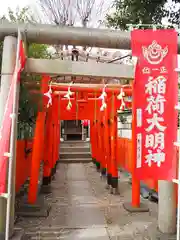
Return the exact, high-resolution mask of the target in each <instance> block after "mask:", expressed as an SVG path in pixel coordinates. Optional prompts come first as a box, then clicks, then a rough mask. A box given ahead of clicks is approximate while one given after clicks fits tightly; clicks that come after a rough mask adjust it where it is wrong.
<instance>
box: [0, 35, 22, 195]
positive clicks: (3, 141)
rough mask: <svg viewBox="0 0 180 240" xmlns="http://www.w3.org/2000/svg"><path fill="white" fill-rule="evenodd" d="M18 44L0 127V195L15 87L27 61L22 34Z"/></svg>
mask: <svg viewBox="0 0 180 240" xmlns="http://www.w3.org/2000/svg"><path fill="white" fill-rule="evenodd" d="M18 45H19V52H17V54H19V55H18V62H16V65H15V69H14V72H13V75H12V80H11V86H10V89H9V94H8V97H7V100H6V105H5V112H4V116H3V119H2V125H1V128H0V195H1V194H2V193H5V192H6V177H7V167H8V165H7V163H8V156H7V153H8V152H9V141H10V135H11V125H12V116H11V114H12V111H13V100H14V89H15V87H16V84H17V83H18V81H20V73H21V71H22V70H23V68H24V66H25V61H26V56H25V52H24V46H23V42H22V40H21V37H20V36H19V38H18ZM2 90H3V89H2Z"/></svg>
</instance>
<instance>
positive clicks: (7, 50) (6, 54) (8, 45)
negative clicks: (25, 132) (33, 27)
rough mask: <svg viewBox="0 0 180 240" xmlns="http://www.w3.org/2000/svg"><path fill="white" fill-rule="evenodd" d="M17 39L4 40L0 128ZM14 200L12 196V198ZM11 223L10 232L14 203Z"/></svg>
mask: <svg viewBox="0 0 180 240" xmlns="http://www.w3.org/2000/svg"><path fill="white" fill-rule="evenodd" d="M16 50H17V39H16V38H15V37H12V36H7V37H5V39H4V45H3V55H2V67H1V73H2V76H1V92H0V126H1V124H2V119H3V115H4V110H5V105H6V100H7V97H8V93H9V89H10V83H11V79H12V73H13V71H14V66H15V61H16ZM12 198H13V199H14V196H13V197H12ZM6 201H7V200H6V199H5V198H0V240H1V239H3V240H4V238H5V225H6ZM11 210H12V211H11V221H12V224H11V226H10V231H12V230H13V224H14V202H12V208H11Z"/></svg>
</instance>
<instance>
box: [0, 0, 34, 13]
mask: <svg viewBox="0 0 180 240" xmlns="http://www.w3.org/2000/svg"><path fill="white" fill-rule="evenodd" d="M33 1H34V0H2V1H1V7H0V14H1V15H3V14H5V13H6V12H7V9H8V7H10V8H12V9H16V7H17V6H19V7H24V6H26V5H29V4H30V3H32V2H33Z"/></svg>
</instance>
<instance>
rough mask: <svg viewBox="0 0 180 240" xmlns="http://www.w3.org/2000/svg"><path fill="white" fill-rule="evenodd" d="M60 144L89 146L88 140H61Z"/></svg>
mask: <svg viewBox="0 0 180 240" xmlns="http://www.w3.org/2000/svg"><path fill="white" fill-rule="evenodd" d="M60 146H80V147H85V146H87V147H89V146H90V144H89V142H85V141H65V142H61V143H60Z"/></svg>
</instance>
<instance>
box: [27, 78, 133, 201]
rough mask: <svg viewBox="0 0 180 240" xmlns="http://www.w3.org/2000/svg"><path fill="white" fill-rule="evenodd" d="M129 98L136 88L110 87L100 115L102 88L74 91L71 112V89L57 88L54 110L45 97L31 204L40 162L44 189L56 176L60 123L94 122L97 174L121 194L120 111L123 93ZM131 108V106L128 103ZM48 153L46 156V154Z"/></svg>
mask: <svg viewBox="0 0 180 240" xmlns="http://www.w3.org/2000/svg"><path fill="white" fill-rule="evenodd" d="M49 80H50V79H49V77H43V79H42V86H41V93H42V94H44V93H45V92H47V91H48V84H47V82H49ZM121 88H123V91H124V93H125V95H126V96H132V86H124V87H123V86H121V85H117V86H115V85H111V86H110V87H109V85H108V86H107V87H106V90H105V91H106V93H107V97H106V104H107V107H106V108H105V109H104V111H100V107H101V104H102V100H101V99H100V98H99V97H100V95H101V93H102V87H98V86H97V85H96V87H92V85H89V86H88V85H87V84H86V85H83V84H81V86H80V87H79V86H75V85H72V86H71V87H70V89H71V92H72V96H71V98H70V101H71V104H72V107H71V109H70V110H68V109H67V104H68V100H67V99H66V98H65V97H64V95H65V94H64V91H68V89H69V86H67V85H66V86H65V85H64V84H53V85H51V89H52V106H50V107H49V108H47V97H45V96H44V97H43V108H42V111H41V112H39V113H38V117H37V121H36V129H35V137H34V147H33V155H32V169H31V177H30V188H29V195H28V201H29V203H35V201H36V197H37V189H38V176H39V168H40V162H41V161H42V159H43V162H44V170H43V185H45V186H48V185H49V184H50V182H51V178H52V176H53V175H54V173H55V169H56V163H57V160H58V159H59V144H60V120H84V119H88V120H90V139H91V140H90V141H91V146H92V159H93V162H94V163H95V164H96V167H97V170H98V171H100V172H101V174H102V176H104V175H106V174H107V186H109V187H111V191H112V192H114V193H115V192H117V187H118V165H117V159H116V158H117V157H116V146H117V110H118V109H119V108H120V106H121V100H119V99H118V98H117V96H118V95H119V94H120V90H121ZM127 107H128V108H131V103H129V102H127ZM43 153H44V154H43Z"/></svg>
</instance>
